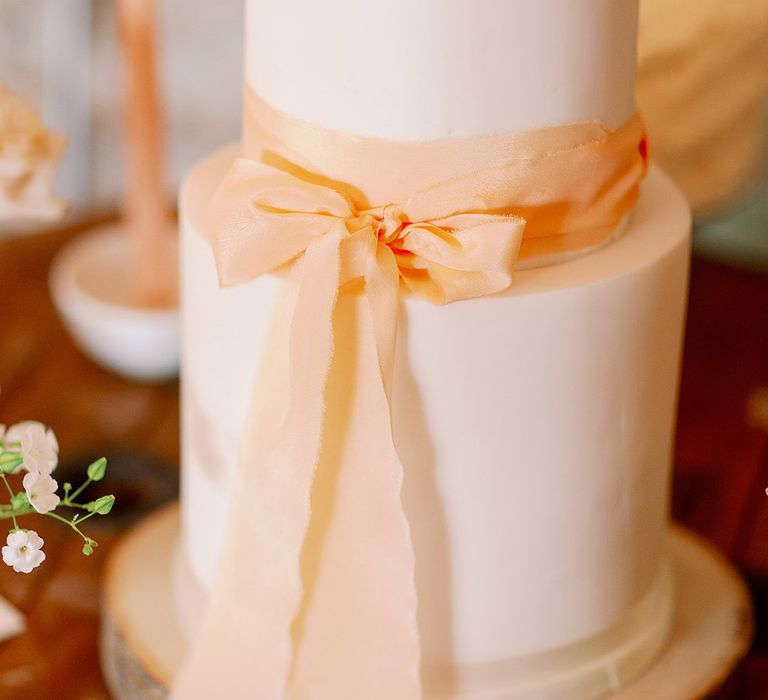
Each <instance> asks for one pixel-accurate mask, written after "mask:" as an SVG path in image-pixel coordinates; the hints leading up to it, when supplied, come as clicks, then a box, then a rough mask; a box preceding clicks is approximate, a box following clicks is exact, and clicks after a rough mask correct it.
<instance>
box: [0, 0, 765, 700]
mask: <svg viewBox="0 0 768 700" xmlns="http://www.w3.org/2000/svg"><path fill="white" fill-rule="evenodd" d="M158 6H159V9H160V18H159V19H160V22H159V40H158V49H159V79H160V85H161V93H162V97H163V101H164V102H165V117H166V120H167V135H168V143H167V151H168V154H167V155H168V168H167V172H166V179H167V183H166V184H167V198H168V204H169V207H170V206H172V204H171V203H172V201H173V197H174V193H175V191H176V188H177V186H178V183H179V181H180V178H181V176H182V174H183V172H184V171H185V170H186V169H187V168H188V167H190V166H191V165H192V164H193V163H194V162H195V161H196V160H197V159H199V158H200V157H201V156H203V155H204V154H206V153H208V152H210V151H211V150H213V149H215V148H217V147H219V146H220V145H222V144H224V143H226V142H228V141H233V140H235V139H237V138H238V136H239V126H240V112H241V110H240V93H241V72H240V65H241V55H242V45H241V26H242V9H243V7H242V6H243V2H242V0H217V1H216V2H210V1H209V0H163V1H162V2H160V3H159V5H158ZM640 29H641V31H640V41H639V49H638V61H639V75H638V82H637V85H638V103H639V105H640V108H641V110H642V111H643V113H644V115H645V118H646V121H647V123H648V127H649V131H650V134H651V149H652V151H651V153H652V157H653V158H655V159H656V160H657V161H658V162H660V163H661V164H662V165H663V166H664V167H665V168H666V169H667V170H668V171H669V172H670V173H671V174H672V175H673V177H674V178H675V179H676V181H677V182H678V184H679V185H680V187H681V188H682V189H683V190H684V191H685V193H686V195H687V196H688V198H689V200H690V201H691V203H692V206H693V209H694V214H695V237H694V261H693V267H692V279H691V293H690V305H689V317H688V327H687V332H686V345H685V354H684V361H683V372H682V387H681V399H680V410H679V425H678V435H677V447H676V452H675V477H674V479H675V484H674V486H675V489H674V499H673V512H674V515H675V517H676V518H677V519H678V520H681V521H682V522H684V523H685V524H686V525H688V526H690V527H692V528H693V529H695V530H697V531H698V532H700V533H702V534H703V535H704V536H706V537H707V538H708V539H709V540H710V541H711V542H713V543H714V545H715V546H716V547H718V548H719V549H720V550H721V551H722V552H724V553H725V554H726V555H727V556H728V557H729V558H730V559H731V560H732V561H733V562H734V563H735V564H736V565H737V566H738V567H739V568H740V570H741V571H742V572H743V573H744V574H745V576H746V577H747V579H748V581H749V583H750V586H751V590H752V594H753V596H754V600H755V606H756V613H757V620H758V627H757V635H756V638H755V641H754V644H753V648H752V650H751V652H750V655H749V656H748V657H747V659H746V660H745V661H744V662H743V663H742V664H741V665H740V666H739V668H738V669H737V670H736V672H735V673H734V674H733V675H732V676H731V677H730V678H729V679H728V680H727V682H726V683H725V685H724V686H723V688H721V689H720V690H719V691H717V693H716V694H715V695H713V697H715V698H717V699H718V700H761V699H768V496H766V495H765V488H766V487H768V276H766V275H768V0H728V1H725V0H641V18H640ZM118 45H119V43H118V35H117V26H116V18H115V7H114V3H113V2H112V1H111V0H0V84H4V85H6V86H8V87H9V88H11V89H13V90H14V91H16V92H18V93H19V94H21V95H23V96H24V97H26V98H27V99H28V100H29V101H30V102H31V103H33V104H34V105H36V106H37V107H38V108H39V109H40V111H41V112H42V116H43V119H44V121H45V123H46V125H48V126H50V127H51V128H54V129H56V130H57V131H60V132H63V133H65V134H66V135H67V137H68V139H69V144H70V145H69V148H68V150H67V152H66V155H65V157H64V160H63V162H62V164H61V167H60V169H59V173H58V176H57V184H56V190H57V193H59V194H60V195H62V196H63V197H65V198H66V199H67V200H68V201H69V203H70V210H69V213H68V214H67V217H66V218H65V219H64V220H63V221H58V222H56V223H54V224H45V225H43V224H29V223H24V224H17V223H14V224H10V223H5V224H0V423H6V424H10V423H13V422H15V421H18V420H22V419H27V418H35V419H38V420H41V421H43V422H45V423H47V424H50V425H52V426H53V427H54V428H55V430H56V432H57V434H58V436H59V440H60V443H61V451H62V455H63V456H64V462H63V463H62V465H61V468H60V469H61V475H60V480H64V479H65V478H66V476H65V475H66V474H67V473H68V470H74V469H75V468H78V469H79V468H81V467H82V465H83V464H86V463H87V461H88V460H90V459H91V458H92V457H97V456H100V455H101V454H106V455H107V456H108V457H110V460H111V465H112V466H111V468H110V476H109V479H108V481H109V483H108V484H107V485H106V486H105V488H107V489H108V490H110V491H112V492H116V493H117V495H118V506H119V507H118V508H117V509H116V511H115V514H114V517H111V518H109V519H105V520H104V523H99V524H98V528H100V530H99V531H98V533H97V534H98V539H99V540H100V542H102V547H101V549H100V550H99V552H98V556H94V557H91V558H89V559H85V558H83V557H82V556H81V555H80V552H79V545H78V543H77V542H73V541H71V539H70V538H67V537H65V536H64V533H62V532H61V531H60V530H57V529H56V528H51V529H50V532H49V531H41V534H42V535H43V536H44V538H45V539H46V541H47V542H48V541H50V547H49V551H50V552H51V554H50V560H49V561H48V562H46V565H45V566H44V567H41V569H40V570H39V571H36V572H35V573H34V574H31V575H30V576H18V575H14V574H13V573H12V572H10V571H6V570H0V594H2V595H3V596H5V597H6V598H7V599H8V600H10V601H11V602H12V603H13V604H14V605H16V606H17V607H18V608H20V609H21V610H22V611H23V612H24V613H25V614H26V615H27V618H28V620H27V622H28V627H29V632H28V633H27V634H25V635H23V636H21V637H18V638H16V639H14V640H11V641H8V642H3V643H0V698H2V699H11V700H12V699H14V698H17V697H18V698H25V699H27V700H29V699H34V698H41V699H47V698H57V699H58V700H89V699H94V700H95V699H97V698H98V699H104V698H106V697H107V696H106V691H105V689H104V686H103V682H102V679H101V674H100V671H99V668H98V652H97V637H98V608H99V598H100V589H99V583H100V580H101V579H100V577H101V568H102V566H103V565H104V562H105V561H106V556H105V554H106V552H107V550H108V549H109V546H110V543H111V542H112V541H113V540H114V538H115V537H116V536H117V535H118V534H119V533H120V532H121V531H122V530H123V529H124V528H125V527H126V526H127V525H128V524H130V523H131V522H133V521H135V519H136V518H138V517H140V516H141V515H142V514H144V513H146V512H148V511H149V510H151V509H152V508H154V507H156V506H157V505H158V504H159V503H161V502H162V501H164V500H168V499H170V498H172V497H173V496H174V493H175V489H176V481H177V472H176V470H177V468H178V461H179V454H178V386H177V383H176V382H175V381H173V380H170V381H164V382H159V383H157V382H156V383H151V384H150V383H142V382H136V381H127V380H125V379H122V378H120V377H118V376H116V375H114V374H112V373H110V372H108V371H106V370H104V369H102V368H101V367H99V366H98V365H96V364H94V363H93V362H91V361H90V360H88V359H87V358H86V357H85V356H84V355H83V354H82V353H81V352H80V351H79V350H78V349H77V348H76V347H75V345H74V344H73V343H72V341H71V340H70V338H69V336H68V335H67V333H66V332H65V330H64V328H63V326H62V325H61V322H60V321H59V319H58V316H57V314H56V312H55V310H54V307H53V305H52V303H51V301H50V299H49V295H48V288H47V276H48V270H49V267H50V264H51V261H52V260H53V259H54V257H55V256H56V254H57V253H58V252H59V250H60V249H61V248H62V246H63V245H65V244H66V243H68V242H69V241H71V240H73V239H74V238H76V237H77V236H79V235H80V234H81V233H82V232H83V231H87V230H89V228H90V227H91V226H93V225H95V224H102V223H104V222H107V223H109V222H112V221H114V220H115V218H116V215H117V209H118V205H119V201H120V194H121V190H122V187H123V182H122V178H123V170H122V168H121V161H120V158H121V145H120V135H119V126H120V119H119V102H120V93H119V89H118V87H119V79H120V73H119V63H118V55H119V51H118ZM2 568H3V569H5V568H6V567H2ZM59 639H65V640H66V643H64V644H60V643H58V642H57V640H59Z"/></svg>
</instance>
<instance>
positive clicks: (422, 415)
mask: <svg viewBox="0 0 768 700" xmlns="http://www.w3.org/2000/svg"><path fill="white" fill-rule="evenodd" d="M636 14H637V2H636V0H584V1H583V2H579V3H575V2H571V1H570V0H483V1H482V2H476V0H421V1H420V2H418V3H413V2H411V0H391V1H390V2H388V3H374V2H368V1H366V2H357V3H349V2H344V1H343V0H329V1H327V2H324V3H314V2H309V1H308V0H282V1H281V2H280V3H274V2H271V1H269V0H249V2H248V12H247V17H248V19H247V23H246V46H247V57H246V70H245V73H246V82H247V86H248V87H249V89H251V90H253V91H254V92H255V93H256V94H257V95H258V96H259V97H260V98H261V99H263V100H265V101H266V102H267V103H268V104H270V105H271V106H272V107H274V108H276V109H278V110H280V111H282V112H284V113H286V114H288V115H290V116H291V117H294V118H298V119H301V120H303V121H306V122H309V123H311V124H315V125H317V126H320V127H323V128H325V129H331V130H335V131H340V132H345V133H351V134H355V135H358V136H362V137H368V138H385V139H395V140H399V141H423V140H435V139H454V138H465V137H479V136H486V135H493V134H503V133H508V132H517V131H523V130H530V129H536V128H539V127H543V126H548V125H556V124H564V123H569V122H574V121H584V120H599V121H602V122H604V123H605V124H606V125H607V126H609V127H610V128H616V127H618V126H620V125H621V124H623V123H624V122H626V121H627V120H628V119H629V118H630V117H631V116H632V114H633V112H634V102H633V92H634V61H635V58H634V54H635V34H636ZM350 57H354V60H350ZM234 155H235V149H228V150H224V151H221V152H219V153H217V154H214V155H213V156H211V157H210V158H208V159H206V160H205V161H203V162H202V163H201V164H200V165H198V166H197V167H196V168H195V169H194V170H193V171H192V172H191V173H190V175H189V177H188V178H187V180H186V183H185V185H184V189H183V193H182V198H181V216H182V249H183V292H182V293H183V307H184V347H183V421H184V426H183V490H182V505H183V514H184V519H183V541H182V548H181V560H182V568H183V570H184V573H185V575H184V576H182V577H180V581H181V582H182V589H183V590H181V591H180V593H181V596H180V597H181V600H182V601H183V602H184V607H185V612H184V614H185V616H186V617H187V618H189V622H190V624H189V628H190V634H194V629H195V624H194V619H193V618H194V617H195V613H196V611H199V609H200V608H201V603H200V601H201V597H204V596H205V595H206V592H207V591H209V590H210V588H211V586H212V585H213V583H214V579H215V575H216V569H217V555H218V551H219V549H220V546H221V541H222V538H223V537H224V528H225V523H226V517H227V513H228V509H229V499H230V488H231V483H232V477H233V473H234V469H235V464H236V459H237V452H238V447H239V445H240V443H241V440H242V435H243V431H244V429H245V420H246V412H247V408H248V403H249V400H250V395H251V386H252V382H253V379H254V375H255V372H256V368H257V364H258V357H259V354H260V352H261V350H262V348H263V344H264V342H265V337H266V333H267V327H268V325H269V322H270V318H271V313H272V308H273V305H274V301H275V296H276V290H277V286H278V281H277V279H276V278H273V277H270V276H265V277H262V278H258V279H256V280H254V281H252V282H250V283H247V284H244V285H241V286H238V287H233V288H228V289H224V290H222V289H220V288H219V284H218V279H217V275H216V268H215V265H214V260H213V256H212V253H211V249H210V245H209V243H208V241H207V240H206V239H205V238H204V235H203V234H204V230H205V225H206V224H205V209H206V205H207V201H208V200H209V199H210V196H211V193H212V192H213V190H214V189H215V187H216V186H217V184H218V183H219V182H220V180H221V178H222V177H223V175H224V173H225V171H226V170H227V168H228V166H229V164H230V163H231V161H232V159H233V157H234ZM438 175H439V174H438ZM688 233H689V214H688V209H687V206H686V204H685V202H684V200H683V199H682V197H681V195H680V194H679V193H678V192H677V190H676V189H675V188H674V186H673V185H672V184H671V183H670V181H669V180H668V179H667V178H666V176H664V175H663V174H662V173H661V172H660V171H658V170H655V169H653V168H652V169H651V172H650V175H649V177H648V178H647V180H646V181H645V183H644V184H643V187H642V196H641V199H640V202H639V204H638V206H637V208H636V210H635V212H634V213H633V214H632V216H631V217H630V219H629V221H628V222H626V223H625V225H623V226H622V227H620V229H619V230H617V231H616V234H615V236H614V239H615V240H612V241H611V242H609V243H607V244H606V245H603V246H601V247H600V248H599V249H597V250H591V251H589V252H587V253H585V254H582V255H579V256H577V257H575V258H572V259H569V260H567V261H565V262H561V261H559V260H551V259H549V260H537V261H535V266H531V265H530V264H529V265H528V266H527V267H526V269H524V270H523V269H521V270H520V271H518V272H517V274H516V276H515V280H514V283H513V285H512V287H511V288H510V290H508V291H507V292H505V293H502V294H499V295H495V296H493V297H486V298H481V299H477V300H470V301H461V302H456V303H454V304H450V305H448V306H443V307H437V306H433V305H431V304H429V303H427V302H425V301H421V300H417V299H407V300H405V301H404V302H403V303H402V304H401V314H400V316H401V318H400V331H399V336H398V348H397V361H396V367H395V376H394V384H393V398H392V415H393V422H394V432H395V443H396V447H397V450H398V453H399V455H400V458H401V460H402V463H403V467H404V470H405V485H404V489H403V503H404V507H405V511H406V515H407V517H408V521H409V524H410V527H411V532H412V540H413V547H414V550H415V555H416V584H417V593H418V599H419V632H420V637H421V646H422V678H423V682H424V696H425V698H456V699H457V700H458V699H461V700H470V699H472V700H474V699H475V698H518V697H519V698H544V697H545V698H569V699H570V700H580V699H586V698H593V697H599V696H601V695H603V694H605V693H608V692H610V691H611V690H613V689H616V688H617V687H619V686H620V685H621V684H623V683H625V682H626V681H627V680H629V679H631V678H632V677H634V676H635V675H636V674H637V673H639V672H640V671H641V670H642V669H643V668H645V666H646V665H647V664H648V663H649V662H650V661H651V660H652V659H653V658H654V656H655V655H656V654H657V653H658V651H659V650H660V648H661V646H662V645H663V642H664V639H665V635H666V632H667V629H668V625H669V620H670V616H671V610H672V602H671V600H672V599H671V592H670V590H669V584H668V577H667V570H666V564H665V529H666V522H667V517H668V516H667V509H668V486H669V480H670V457H671V448H672V437H673V425H674V416H675V404H676V394H677V385H678V369H679V359H680V349H681V339H682V326H683V318H684V309H685V297H686V287H687V269H688V246H689V239H688ZM529 262H530V261H529ZM556 263H557V264H556ZM213 368H216V369H213ZM446 378H450V380H449V381H448V380H447V379H446ZM203 512H204V513H205V517H204V518H203V517H200V514H201V513H203ZM246 604H247V603H246ZM243 682H244V684H247V679H244V681H243ZM245 687H246V686H244V696H247V692H246V691H245ZM299 700H301V699H299ZM393 700H394V699H393Z"/></svg>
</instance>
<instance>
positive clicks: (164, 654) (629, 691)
mask: <svg viewBox="0 0 768 700" xmlns="http://www.w3.org/2000/svg"><path fill="white" fill-rule="evenodd" d="M178 537H179V511H178V505H177V504H173V505H170V506H166V507H165V508H163V509H162V510H159V511H157V512H156V513H155V514H153V515H151V516H149V517H148V518H147V519H146V520H145V521H144V522H143V523H141V524H140V525H139V526H138V527H137V528H135V529H134V530H133V531H131V533H129V534H128V535H127V536H126V537H125V538H124V539H123V541H122V542H121V543H120V544H119V545H118V546H117V548H116V549H115V550H114V552H113V554H112V557H111V559H110V562H109V564H108V568H107V574H106V595H105V599H104V610H103V612H104V615H103V623H102V639H101V655H102V666H103V669H104V674H105V677H106V679H107V684H108V686H109V688H110V691H111V693H112V695H113V697H114V698H115V699H116V700H163V699H164V698H166V697H167V694H168V688H169V686H170V684H171V681H172V679H173V677H174V674H175V672H176V670H177V669H178V668H179V666H180V664H181V661H182V659H183V656H184V653H185V648H186V644H187V643H186V638H185V636H184V633H183V631H182V628H181V626H180V624H179V621H178V619H177V614H176V611H177V609H178V606H177V603H176V601H175V598H174V593H173V587H172V580H173V561H174V558H175V554H176V547H177V542H178ZM669 548H670V559H671V564H672V575H673V579H674V586H675V593H676V601H675V602H676V609H675V618H674V621H673V628H672V632H671V637H670V639H669V641H668V643H667V645H666V647H665V649H664V651H663V652H662V654H661V656H660V657H659V658H658V659H657V660H656V662H655V663H654V664H653V665H652V666H651V667H650V668H649V669H648V671H647V672H646V673H645V675H643V676H642V677H640V678H639V679H638V680H636V681H635V682H634V683H633V684H631V685H629V686H627V687H626V688H625V689H623V690H621V691H620V692H619V693H617V694H615V695H614V696H613V697H614V698H618V699H619V700H648V698H654V700H694V699H697V698H703V697H705V696H706V695H708V694H709V693H711V692H712V691H714V690H715V689H716V688H717V687H718V686H719V685H720V684H721V683H722V682H723V681H724V680H725V678H726V677H727V675H728V673H729V672H730V671H731V669H732V668H733V666H734V665H735V664H736V662H737V661H738V660H739V659H740V658H741V657H742V656H743V655H744V654H745V652H746V650H747V647H748V645H749V642H750V640H751V638H752V627H753V618H752V607H751V603H750V598H749V594H748V592H747V589H746V586H745V585H744V582H743V581H742V579H741V577H740V576H739V574H738V573H737V572H736V571H735V569H734V568H733V567H732V566H731V565H730V564H729V563H728V562H727V561H726V560H725V559H724V558H723V557H722V555H721V554H719V553H718V552H717V551H716V550H715V549H714V548H713V547H712V546H711V545H710V544H708V543H707V542H706V541H705V540H703V539H702V538H701V537H699V536H698V535H694V534H693V533H692V532H690V531H689V530H686V529H685V528H682V527H680V526H678V525H673V526H672V527H671V528H670V535H669Z"/></svg>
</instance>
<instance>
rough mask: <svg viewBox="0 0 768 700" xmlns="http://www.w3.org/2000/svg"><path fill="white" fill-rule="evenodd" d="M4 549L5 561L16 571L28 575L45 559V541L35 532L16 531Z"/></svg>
mask: <svg viewBox="0 0 768 700" xmlns="http://www.w3.org/2000/svg"><path fill="white" fill-rule="evenodd" d="M6 542H7V543H8V544H7V545H6V546H5V547H3V561H4V562H5V563H6V564H8V566H12V567H13V570H14V571H17V572H19V573H22V574H28V573H29V572H30V571H32V569H36V568H37V567H38V566H40V564H42V563H43V560H44V559H45V552H43V540H42V538H41V537H40V535H38V534H37V533H36V532H35V531H34V530H27V531H24V530H16V531H15V532H11V533H10V534H9V535H8V539H7V540H6Z"/></svg>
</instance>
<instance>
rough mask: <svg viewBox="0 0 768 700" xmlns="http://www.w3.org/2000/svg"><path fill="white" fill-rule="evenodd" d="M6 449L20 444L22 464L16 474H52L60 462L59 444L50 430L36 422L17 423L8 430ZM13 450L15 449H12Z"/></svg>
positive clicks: (15, 471)
mask: <svg viewBox="0 0 768 700" xmlns="http://www.w3.org/2000/svg"><path fill="white" fill-rule="evenodd" d="M5 441H6V449H9V444H10V443H19V445H20V450H21V455H22V458H23V460H24V461H23V462H22V464H20V465H19V467H18V468H17V469H16V470H14V473H17V472H19V471H20V470H22V469H26V470H27V471H28V472H40V473H42V474H50V473H51V472H52V471H53V470H54V469H56V465H57V464H58V462H59V443H58V440H56V435H54V433H53V431H52V430H51V429H50V428H46V427H45V426H44V425H43V424H42V423H39V422H38V421H34V420H28V421H24V422H22V423H17V424H16V425H12V426H11V427H10V428H8V431H7V432H6V434H5ZM10 449H13V448H10Z"/></svg>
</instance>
